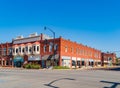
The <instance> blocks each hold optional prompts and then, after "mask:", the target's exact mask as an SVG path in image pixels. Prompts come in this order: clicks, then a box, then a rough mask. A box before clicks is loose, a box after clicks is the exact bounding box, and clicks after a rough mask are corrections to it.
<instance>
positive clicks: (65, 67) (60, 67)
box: [53, 66, 70, 69]
mask: <svg viewBox="0 0 120 88" xmlns="http://www.w3.org/2000/svg"><path fill="white" fill-rule="evenodd" d="M53 69H70V68H69V67H67V66H54V67H53Z"/></svg>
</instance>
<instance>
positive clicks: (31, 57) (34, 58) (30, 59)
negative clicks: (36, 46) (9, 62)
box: [28, 55, 40, 61]
mask: <svg viewBox="0 0 120 88" xmlns="http://www.w3.org/2000/svg"><path fill="white" fill-rule="evenodd" d="M39 60H40V55H36V56H29V57H28V61H39Z"/></svg>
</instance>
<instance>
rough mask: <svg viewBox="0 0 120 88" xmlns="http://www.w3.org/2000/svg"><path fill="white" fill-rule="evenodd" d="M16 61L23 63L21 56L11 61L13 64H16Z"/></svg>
mask: <svg viewBox="0 0 120 88" xmlns="http://www.w3.org/2000/svg"><path fill="white" fill-rule="evenodd" d="M17 61H20V62H24V58H23V57H21V56H17V57H15V58H14V59H13V62H14V63H15V62H17Z"/></svg>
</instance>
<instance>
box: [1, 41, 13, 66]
mask: <svg viewBox="0 0 120 88" xmlns="http://www.w3.org/2000/svg"><path fill="white" fill-rule="evenodd" d="M12 58H13V57H12V43H4V44H0V66H12Z"/></svg>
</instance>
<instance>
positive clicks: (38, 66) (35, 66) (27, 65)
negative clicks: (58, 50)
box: [24, 64, 41, 69]
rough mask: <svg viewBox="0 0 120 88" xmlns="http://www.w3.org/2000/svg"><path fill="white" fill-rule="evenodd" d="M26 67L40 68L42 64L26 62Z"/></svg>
mask: <svg viewBox="0 0 120 88" xmlns="http://www.w3.org/2000/svg"><path fill="white" fill-rule="evenodd" d="M24 67H25V68H26V69H40V68H41V67H40V65H39V64H26V65H25V66H24Z"/></svg>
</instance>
